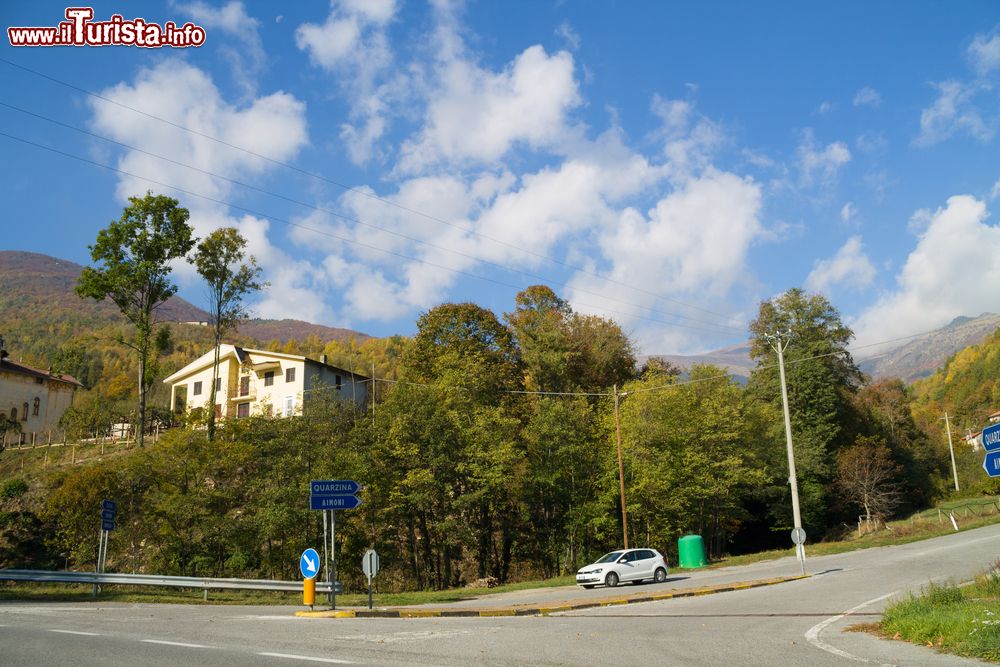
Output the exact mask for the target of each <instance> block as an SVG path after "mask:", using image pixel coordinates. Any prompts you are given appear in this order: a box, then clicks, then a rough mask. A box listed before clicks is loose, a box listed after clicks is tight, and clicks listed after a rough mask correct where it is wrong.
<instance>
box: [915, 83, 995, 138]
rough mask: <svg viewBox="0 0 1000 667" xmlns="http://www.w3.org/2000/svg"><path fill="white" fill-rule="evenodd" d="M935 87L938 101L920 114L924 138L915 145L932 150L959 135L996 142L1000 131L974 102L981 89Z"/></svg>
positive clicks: (953, 85) (962, 85)
mask: <svg viewBox="0 0 1000 667" xmlns="http://www.w3.org/2000/svg"><path fill="white" fill-rule="evenodd" d="M933 85H934V87H935V88H937V91H938V97H937V99H936V100H934V103H933V104H931V106H929V107H927V108H926V109H924V110H923V111H921V112H920V134H919V135H918V136H917V138H916V140H915V141H914V143H915V144H916V145H918V146H931V145H933V144H936V143H939V142H941V141H944V140H945V139H948V138H950V137H951V136H953V135H954V134H956V133H959V132H964V133H966V134H969V135H970V136H972V137H973V138H975V139H978V140H979V141H982V142H987V141H989V140H991V139H992V138H993V135H994V134H995V133H996V129H995V128H994V127H992V126H991V124H989V123H987V122H986V121H984V120H983V117H982V113H981V112H980V110H979V108H978V107H977V106H976V105H975V103H974V102H973V98H974V96H975V95H976V93H977V92H979V89H980V86H979V85H976V84H965V83H961V82H959V81H944V82H941V83H936V84H933Z"/></svg>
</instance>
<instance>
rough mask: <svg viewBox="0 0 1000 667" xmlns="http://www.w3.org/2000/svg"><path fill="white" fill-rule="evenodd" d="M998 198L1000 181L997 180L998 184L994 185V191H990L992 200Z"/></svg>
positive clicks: (999, 195)
mask: <svg viewBox="0 0 1000 667" xmlns="http://www.w3.org/2000/svg"><path fill="white" fill-rule="evenodd" d="M997 197H1000V179H997V182H996V183H994V184H993V189H992V190H990V199H996V198H997Z"/></svg>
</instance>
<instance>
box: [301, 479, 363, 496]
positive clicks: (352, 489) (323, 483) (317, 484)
mask: <svg viewBox="0 0 1000 667" xmlns="http://www.w3.org/2000/svg"><path fill="white" fill-rule="evenodd" d="M360 490H361V485H360V484H358V483H357V482H355V481H354V480H353V479H327V480H314V481H312V482H309V493H310V494H311V495H314V496H342V495H353V494H355V493H357V492H358V491H360Z"/></svg>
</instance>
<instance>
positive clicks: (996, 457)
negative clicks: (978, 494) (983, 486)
mask: <svg viewBox="0 0 1000 667" xmlns="http://www.w3.org/2000/svg"><path fill="white" fill-rule="evenodd" d="M983 470H985V471H986V474H987V475H989V476H990V477H1000V450H997V451H995V452H987V453H986V460H985V461H983Z"/></svg>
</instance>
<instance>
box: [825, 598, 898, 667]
mask: <svg viewBox="0 0 1000 667" xmlns="http://www.w3.org/2000/svg"><path fill="white" fill-rule="evenodd" d="M898 592H899V591H893V592H892V593H887V594H886V595H883V596H881V597H877V598H875V599H873V600H868V602H862V603H861V604H859V605H858V606H857V607H851V608H850V609H848V610H847V611H845V612H844V613H843V614H837V615H836V616H831V617H830V618H828V619H826V620H825V621H820V622H819V623H817V624H816V625H814V626H812V627H811V628H809V630H808V631H807V632H806V640H807V641H808V642H809V643H810V644H812V645H813V646H815V647H816V648H818V649H820V650H821V651H826V652H827V653H832V654H833V655H836V656H839V657H841V658H846V659H848V660H853V661H855V662H871V660H868V659H867V658H860V657H858V656H856V655H852V654H851V653H848V652H847V651H842V650H840V649H839V648H837V647H836V646H831V645H829V644H827V643H826V642H824V641H823V640H821V639H820V638H819V633H821V632H823V630H824V629H825V628H826V627H827V626H829V625H832V624H833V623H836V622H837V621H839V620H840V619H842V618H844V617H845V616H850V615H851V614H853V613H854V612H856V611H861V610H862V609H864V608H865V607H867V606H868V605H871V604H875V603H876V602H881V601H882V600H884V599H886V598H889V597H892V596H893V595H895V594H896V593H898Z"/></svg>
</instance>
